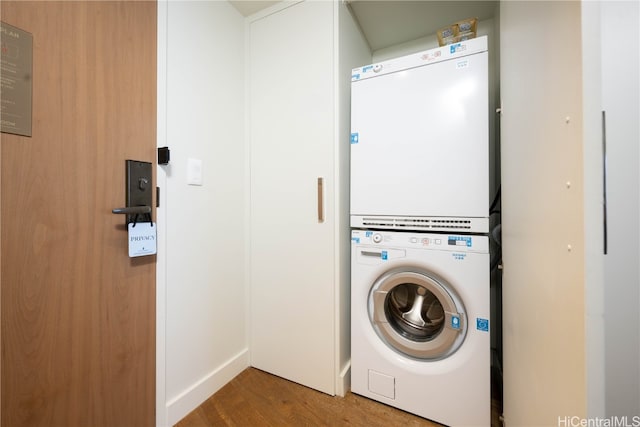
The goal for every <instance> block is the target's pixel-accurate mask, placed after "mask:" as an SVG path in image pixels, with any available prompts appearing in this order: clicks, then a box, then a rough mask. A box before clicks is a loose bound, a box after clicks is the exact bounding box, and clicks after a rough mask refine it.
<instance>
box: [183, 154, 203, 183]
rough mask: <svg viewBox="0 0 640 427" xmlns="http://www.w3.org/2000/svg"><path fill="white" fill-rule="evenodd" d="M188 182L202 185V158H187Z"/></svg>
mask: <svg viewBox="0 0 640 427" xmlns="http://www.w3.org/2000/svg"><path fill="white" fill-rule="evenodd" d="M187 184H188V185H202V160H200V159H187Z"/></svg>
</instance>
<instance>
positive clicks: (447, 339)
mask: <svg viewBox="0 0 640 427" xmlns="http://www.w3.org/2000/svg"><path fill="white" fill-rule="evenodd" d="M369 316H370V319H371V322H372V324H373V326H374V329H375V330H376V332H377V334H378V336H380V338H382V339H383V341H384V342H385V343H387V345H389V346H390V347H392V348H393V349H395V350H396V351H399V352H401V353H402V354H405V355H408V356H411V357H413V358H417V359H441V358H444V357H447V356H449V355H451V354H452V353H453V352H455V351H456V350H457V349H458V347H460V345H461V344H462V341H463V340H464V337H465V334H466V318H465V315H464V308H463V307H462V303H461V302H460V301H459V300H458V298H457V297H456V296H455V294H454V293H453V291H452V289H451V287H450V286H449V285H448V284H447V283H445V282H444V281H443V280H442V279H441V278H439V277H437V276H436V275H434V274H432V273H429V272H427V271H423V270H414V269H407V268H404V269H395V270H391V271H389V272H387V273H386V274H384V275H383V276H381V277H380V278H379V279H378V280H377V281H376V282H375V283H374V285H373V287H372V288H371V293H370V297H369Z"/></svg>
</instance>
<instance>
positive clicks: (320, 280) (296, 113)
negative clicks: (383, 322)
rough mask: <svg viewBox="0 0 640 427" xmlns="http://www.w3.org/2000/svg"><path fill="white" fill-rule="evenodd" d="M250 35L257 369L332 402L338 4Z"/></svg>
mask: <svg viewBox="0 0 640 427" xmlns="http://www.w3.org/2000/svg"><path fill="white" fill-rule="evenodd" d="M249 31H250V35H249V42H250V57H249V61H250V63H249V70H250V73H249V74H250V75H249V79H250V80H249V81H250V88H249V90H250V100H249V102H250V106H249V108H250V118H249V120H250V140H251V143H250V145H251V146H250V151H251V164H250V173H251V196H250V197H251V213H250V215H251V230H250V233H251V249H250V263H251V267H250V270H251V271H250V274H251V278H250V282H251V285H250V299H251V326H250V329H251V330H250V339H251V343H250V344H251V347H250V348H251V364H252V365H253V366H255V367H257V368H259V369H263V370H265V371H268V372H271V373H273V374H276V375H279V376H282V377H284V378H287V379H289V380H292V381H295V382H298V383H301V384H304V385H306V386H309V387H312V388H315V389H317V390H320V391H323V392H325V393H329V394H334V390H335V385H334V377H335V368H334V364H335V362H334V354H335V352H334V318H335V317H334V316H335V313H334V285H333V278H334V262H333V257H334V249H333V248H334V245H333V242H334V220H333V203H332V202H331V200H332V198H333V190H332V188H333V182H332V181H333V166H332V165H333V144H334V142H333V134H334V133H333V112H334V98H333V96H334V95H333V94H334V85H333V77H332V75H333V74H332V73H333V4H332V3H331V2H303V3H297V4H295V5H293V6H290V7H288V8H286V9H284V10H281V11H278V12H276V13H273V14H271V15H268V16H266V17H264V18H261V19H259V20H256V21H254V22H252V23H251V24H250V30H249ZM318 178H322V179H323V180H324V181H323V184H324V185H323V187H324V188H323V194H321V197H322V199H323V202H324V206H323V215H324V221H321V220H319V212H318V204H319V203H320V200H319V197H318V191H319V188H318Z"/></svg>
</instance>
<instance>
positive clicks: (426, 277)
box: [351, 230, 491, 426]
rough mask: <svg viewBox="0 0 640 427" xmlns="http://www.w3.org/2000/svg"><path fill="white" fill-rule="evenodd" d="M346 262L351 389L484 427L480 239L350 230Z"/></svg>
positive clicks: (485, 299)
mask: <svg viewBox="0 0 640 427" xmlns="http://www.w3.org/2000/svg"><path fill="white" fill-rule="evenodd" d="M351 257H352V273H351V274H352V281H351V337H352V341H351V346H352V347H351V387H352V391H353V392H354V393H357V394H360V395H363V396H366V397H369V398H371V399H375V400H377V401H380V402H382V403H386V404H388V405H391V406H394V407H396V408H399V409H402V410H405V411H408V412H411V413H414V414H416V415H419V416H421V417H424V418H428V419H431V420H434V421H437V422H439V423H443V424H446V425H450V426H489V425H490V424H491V422H490V421H491V383H490V339H489V304H490V302H489V294H490V289H489V242H488V237H487V236H469V235H447V234H424V233H405V232H384V231H368V230H353V231H352V233H351Z"/></svg>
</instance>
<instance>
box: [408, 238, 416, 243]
mask: <svg viewBox="0 0 640 427" xmlns="http://www.w3.org/2000/svg"><path fill="white" fill-rule="evenodd" d="M409 241H410V242H411V243H418V239H417V238H416V237H412V238H411V239H409Z"/></svg>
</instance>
